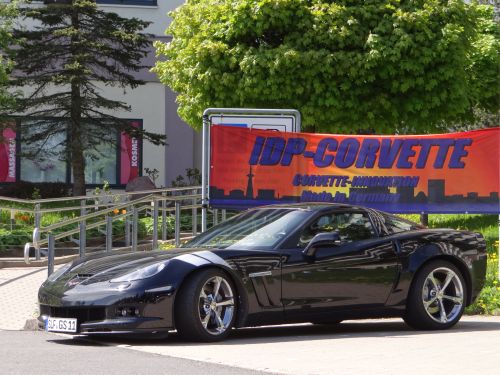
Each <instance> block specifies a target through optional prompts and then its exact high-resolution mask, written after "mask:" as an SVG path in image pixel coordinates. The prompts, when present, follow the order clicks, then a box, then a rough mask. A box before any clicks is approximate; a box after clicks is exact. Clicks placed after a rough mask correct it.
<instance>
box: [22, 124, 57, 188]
mask: <svg viewBox="0 0 500 375" xmlns="http://www.w3.org/2000/svg"><path fill="white" fill-rule="evenodd" d="M23 122H24V123H23V133H24V134H22V136H21V159H20V160H21V180H23V181H30V182H65V181H66V162H65V161H64V160H63V157H64V145H63V143H64V142H65V140H66V132H64V131H63V132H58V133H54V134H51V135H50V136H45V137H43V136H41V135H42V134H43V133H46V132H48V131H49V129H48V128H49V127H50V124H35V123H33V121H29V120H24V121H23ZM31 123H33V126H31ZM34 139H36V140H34ZM26 140H29V142H27V141H26Z"/></svg>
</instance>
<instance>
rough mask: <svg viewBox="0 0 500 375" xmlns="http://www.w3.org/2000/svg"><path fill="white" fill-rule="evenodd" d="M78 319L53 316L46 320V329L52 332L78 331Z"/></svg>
mask: <svg viewBox="0 0 500 375" xmlns="http://www.w3.org/2000/svg"><path fill="white" fill-rule="evenodd" d="M76 328H77V327H76V319H72V318H51V317H48V318H47V320H46V321H45V330H47V331H51V332H76Z"/></svg>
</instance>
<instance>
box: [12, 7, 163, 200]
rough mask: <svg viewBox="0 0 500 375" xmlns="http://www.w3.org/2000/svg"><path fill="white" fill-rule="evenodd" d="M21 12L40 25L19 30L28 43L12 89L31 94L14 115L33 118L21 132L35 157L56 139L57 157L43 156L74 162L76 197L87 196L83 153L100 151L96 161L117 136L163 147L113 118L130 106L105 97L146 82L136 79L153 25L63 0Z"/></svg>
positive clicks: (22, 50) (159, 137)
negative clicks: (111, 90)
mask: <svg viewBox="0 0 500 375" xmlns="http://www.w3.org/2000/svg"><path fill="white" fill-rule="evenodd" d="M20 12H21V16H22V17H25V18H26V19H29V20H31V21H32V22H33V23H34V24H35V25H37V26H34V27H33V28H30V29H16V30H14V35H15V36H16V37H17V38H20V39H22V43H20V45H19V48H18V49H17V51H16V54H15V63H16V71H17V72H18V74H17V78H15V80H14V82H13V84H14V85H16V86H18V87H24V88H25V89H26V88H27V94H26V95H25V97H24V98H22V99H20V100H18V101H17V105H16V107H15V108H14V111H15V112H16V113H22V114H23V115H24V116H26V117H29V118H30V120H31V121H23V122H22V124H24V125H22V128H21V134H22V137H23V142H24V143H27V144H34V145H35V146H36V147H34V148H33V149H34V150H35V151H33V153H34V155H31V156H32V157H41V156H42V155H39V154H40V150H41V148H40V147H38V146H40V145H43V144H44V143H46V142H49V143H50V139H52V140H54V139H56V140H57V141H55V142H54V141H53V142H52V144H53V145H54V147H53V153H54V155H44V156H45V158H51V157H58V158H61V159H64V160H69V161H70V162H71V170H72V174H73V181H74V183H73V194H75V195H83V194H85V173H84V171H85V152H89V151H94V157H95V153H98V152H99V149H98V146H99V145H102V144H109V145H115V144H116V132H117V131H124V132H126V133H128V134H129V135H131V136H133V137H138V138H143V139H147V140H149V141H151V142H152V143H154V144H163V143H164V139H165V136H163V135H160V134H155V133H150V132H146V131H144V130H141V129H137V128H134V127H131V126H130V125H129V123H128V122H127V121H126V120H124V119H120V118H118V117H116V116H114V113H116V111H119V110H125V111H129V110H130V107H129V105H127V104H126V103H124V102H122V101H119V100H115V99H112V98H105V97H104V96H102V94H101V90H102V87H103V86H116V87H120V88H123V89H124V90H125V89H126V88H132V89H133V88H136V87H137V86H139V85H142V84H143V83H144V82H142V81H140V80H138V79H136V78H135V77H134V75H133V73H134V72H137V71H139V70H140V69H142V68H144V66H142V64H141V59H143V58H144V57H145V56H146V54H147V51H148V46H149V45H150V39H149V36H148V35H146V34H144V33H143V31H144V29H145V28H146V27H147V25H148V24H149V22H145V21H141V20H139V19H137V18H131V19H126V18H122V17H120V16H118V15H117V14H115V13H109V12H104V11H101V10H99V9H98V8H97V5H96V3H95V0H73V1H71V0H67V1H59V2H58V3H57V4H49V5H47V6H42V7H36V8H34V7H29V8H25V9H21V10H20ZM4 115H8V113H7V114H5V113H4ZM23 127H24V128H23ZM44 152H45V153H46V154H48V153H47V152H46V150H45V151H44Z"/></svg>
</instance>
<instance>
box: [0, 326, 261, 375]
mask: <svg viewBox="0 0 500 375" xmlns="http://www.w3.org/2000/svg"><path fill="white" fill-rule="evenodd" d="M0 343H2V349H1V350H0V369H1V370H0V371H1V373H2V374H8V375H30V374H33V375H54V374H64V375H66V374H72V375H79V374H81V375H89V374H110V375H114V374H116V375H126V374H148V375H195V374H203V375H233V374H241V375H258V374H262V373H261V372H258V371H251V370H244V369H235V368H232V367H229V366H222V365H216V364H212V363H206V362H200V361H193V360H189V359H183V358H176V357H169V356H163V355H156V354H151V353H147V352H141V351H130V350H126V349H122V348H119V347H114V346H109V345H102V344H100V343H98V342H90V341H82V340H79V339H72V338H68V337H62V336H60V335H55V334H49V333H45V332H34V331H31V332H30V331H21V332H19V331H18V332H15V331H0Z"/></svg>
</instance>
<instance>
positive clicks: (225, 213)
mask: <svg viewBox="0 0 500 375" xmlns="http://www.w3.org/2000/svg"><path fill="white" fill-rule="evenodd" d="M226 220H227V212H226V209H225V208H223V209H222V221H223V222H224V221H226Z"/></svg>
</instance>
